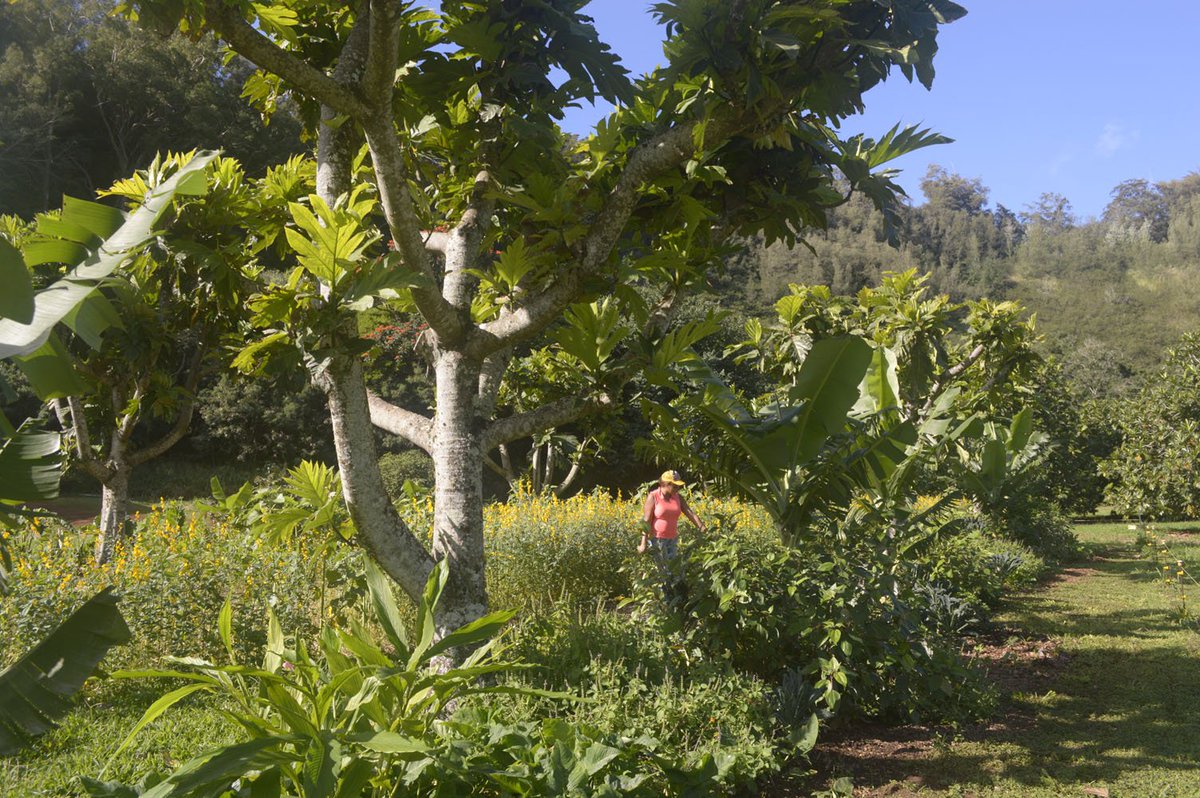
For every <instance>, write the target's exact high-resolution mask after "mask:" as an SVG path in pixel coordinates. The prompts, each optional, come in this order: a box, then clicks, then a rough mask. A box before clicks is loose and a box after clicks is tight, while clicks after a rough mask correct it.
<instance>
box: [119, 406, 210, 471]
mask: <svg viewBox="0 0 1200 798" xmlns="http://www.w3.org/2000/svg"><path fill="white" fill-rule="evenodd" d="M195 411H196V397H195V395H194V394H193V395H190V396H188V398H187V399H185V400H184V401H183V406H182V407H181V408H180V410H179V415H178V416H177V417H176V418H175V423H174V424H173V425H172V426H171V429H170V430H169V431H168V432H167V433H166V434H165V435H163V436H162V437H161V438H159V439H158V440H156V441H155V442H154V443H152V444H150V445H149V446H146V447H143V448H141V449H138V450H137V451H134V452H131V453H130V454H129V464H130V465H131V466H135V467H136V466H139V465H141V464H142V463H146V462H149V461H151V460H153V459H154V458H156V457H159V456H161V455H163V454H165V453H166V451H167V450H168V449H170V448H171V447H172V446H174V445H175V444H177V443H179V441H180V440H182V439H183V436H184V435H186V434H187V431H188V427H189V426H191V424H192V416H193V415H194V414H195Z"/></svg>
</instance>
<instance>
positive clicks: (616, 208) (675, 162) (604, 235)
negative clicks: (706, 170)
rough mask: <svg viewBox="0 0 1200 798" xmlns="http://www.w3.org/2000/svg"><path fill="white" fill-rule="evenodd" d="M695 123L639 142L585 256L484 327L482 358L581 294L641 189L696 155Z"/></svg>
mask: <svg viewBox="0 0 1200 798" xmlns="http://www.w3.org/2000/svg"><path fill="white" fill-rule="evenodd" d="M696 124H697V123H695V122H688V123H686V124H683V125H678V126H675V127H672V128H671V129H669V130H667V131H665V132H663V133H661V134H659V135H657V136H655V137H654V138H652V139H650V140H649V141H647V142H645V143H643V144H640V145H639V146H638V147H637V148H636V149H635V150H634V152H633V154H632V155H631V156H630V157H629V161H628V163H627V164H626V166H625V169H624V171H623V172H622V173H621V176H620V178H618V179H617V183H616V185H615V186H613V188H612V190H611V191H610V192H609V194H608V197H607V198H606V199H605V202H604V206H603V208H602V209H601V210H600V212H599V214H597V216H596V218H595V220H594V221H593V222H592V225H591V229H590V230H589V231H588V234H587V236H586V237H585V238H584V243H583V257H582V258H581V259H580V260H579V262H578V263H576V264H575V265H573V266H571V267H569V268H567V269H565V270H564V271H563V272H562V273H561V275H560V276H559V277H558V278H557V279H556V280H555V281H554V282H553V283H551V284H550V286H549V287H547V288H546V289H545V290H544V291H542V292H540V293H539V294H537V295H536V296H535V297H534V298H533V299H531V300H530V301H529V302H528V303H527V304H525V305H523V306H522V307H520V308H517V309H516V310H515V311H513V312H512V313H510V314H506V315H504V316H502V317H501V318H499V319H497V320H496V321H493V322H490V323H488V324H485V325H482V326H481V328H480V330H479V333H478V334H477V335H476V336H475V341H473V345H474V347H475V348H476V350H477V352H478V353H479V354H480V355H481V356H486V355H487V354H489V353H490V352H493V351H495V350H497V349H499V348H501V347H504V346H511V345H512V344H516V343H520V342H522V341H526V340H529V339H530V338H532V337H534V336H535V335H537V334H538V333H539V332H540V331H541V330H543V329H545V328H546V327H547V326H548V325H549V324H550V323H551V322H553V321H554V319H556V318H558V316H559V315H560V314H561V313H562V312H563V311H564V310H565V309H566V308H567V306H568V305H570V304H571V302H572V301H573V300H574V299H575V297H576V296H578V294H579V290H580V287H581V286H582V285H583V282H584V280H586V279H587V278H588V277H590V276H592V275H594V274H596V273H598V272H600V271H601V270H602V269H603V268H604V266H605V264H606V263H608V261H609V258H610V257H611V256H612V253H613V249H614V248H615V247H616V245H617V242H618V241H619V240H620V237H621V235H622V233H623V232H624V231H625V228H626V225H627V224H628V222H629V217H630V216H631V215H632V214H633V211H634V208H635V207H636V206H637V202H638V200H639V199H640V197H641V192H642V188H643V186H644V185H645V183H646V182H647V181H649V180H653V179H654V178H656V177H658V176H659V175H661V174H664V173H665V172H667V171H669V170H670V169H673V168H676V167H679V166H681V165H683V164H684V163H685V162H686V161H687V160H688V158H690V157H691V156H692V154H693V153H694V151H695V147H694V144H693V135H694V133H695V130H696ZM737 129H738V125H737V124H736V123H735V122H734V120H732V119H730V118H726V117H714V118H712V119H710V120H709V121H708V123H707V128H706V130H705V138H706V140H708V141H716V142H722V141H725V140H726V139H728V138H729V137H730V136H732V135H733V134H734V133H735V132H736V131H737Z"/></svg>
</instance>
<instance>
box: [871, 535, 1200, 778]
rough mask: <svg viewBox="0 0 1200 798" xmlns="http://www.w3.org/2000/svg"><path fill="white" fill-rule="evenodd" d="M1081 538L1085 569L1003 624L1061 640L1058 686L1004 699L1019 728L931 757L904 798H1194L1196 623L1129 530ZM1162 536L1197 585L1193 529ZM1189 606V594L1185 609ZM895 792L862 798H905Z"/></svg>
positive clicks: (1198, 540) (1028, 600) (1198, 548)
mask: <svg viewBox="0 0 1200 798" xmlns="http://www.w3.org/2000/svg"><path fill="white" fill-rule="evenodd" d="M1077 531H1078V533H1079V537H1080V539H1081V540H1082V541H1083V543H1084V545H1085V546H1086V550H1087V556H1086V560H1085V561H1083V562H1080V563H1078V564H1077V566H1076V567H1074V568H1070V569H1067V571H1066V573H1065V575H1064V576H1060V577H1059V578H1057V579H1055V580H1053V581H1052V582H1051V583H1050V584H1049V585H1048V586H1046V587H1044V588H1041V589H1039V590H1036V591H1033V592H1031V593H1029V594H1026V595H1023V596H1020V597H1018V598H1016V599H1015V600H1014V601H1013V603H1012V605H1011V607H1010V609H1009V610H1007V611H1006V612H1005V613H1004V614H1003V615H1001V616H1000V618H999V619H998V620H999V621H1000V622H1002V623H1004V624H1005V625H1006V626H1009V627H1012V628H1016V629H1021V630H1026V631H1028V632H1029V633H1031V634H1033V635H1046V636H1048V637H1051V638H1053V639H1056V640H1057V641H1058V642H1059V646H1060V650H1061V651H1062V653H1063V654H1064V655H1065V657H1066V662H1065V665H1064V666H1063V667H1062V668H1061V670H1060V671H1059V673H1058V676H1057V678H1056V679H1054V680H1053V682H1052V683H1051V684H1050V686H1049V689H1047V690H1046V691H1045V692H1040V693H1036V694H1017V695H1015V696H1013V697H1012V704H1013V709H1014V710H1015V711H1016V713H1017V714H1018V715H1024V716H1028V721H1027V722H1020V723H1013V724H1009V725H1007V726H1005V725H1004V724H1002V725H1001V727H1000V729H999V730H995V729H994V730H991V731H988V732H985V733H983V734H982V735H979V736H978V737H977V738H976V735H970V734H968V735H965V736H966V737H967V738H968V739H965V740H959V741H957V742H954V743H952V744H950V745H948V746H936V747H935V748H934V750H933V752H932V753H931V756H930V758H929V759H928V760H926V761H925V762H922V763H921V764H920V766H918V767H917V768H914V770H915V771H916V772H918V773H919V774H920V780H919V781H918V782H917V783H918V784H921V785H923V786H915V785H914V783H913V782H912V781H909V782H908V783H907V784H906V785H905V786H904V787H902V788H900V789H901V790H902V791H903V792H904V793H907V794H914V795H922V796H924V795H930V796H978V797H979V798H983V797H984V796H989V797H997V796H1003V797H1005V798H1007V797H1009V796H1011V798H1018V797H1019V798H1042V797H1043V796H1047V797H1048V796H1073V797H1074V798H1079V797H1080V796H1086V795H1103V794H1104V792H1103V791H1104V790H1107V793H1108V795H1109V796H1111V798H1196V797H1197V796H1200V626H1197V624H1196V622H1195V620H1192V621H1191V622H1190V623H1187V624H1184V625H1181V624H1180V623H1179V622H1177V620H1176V618H1175V610H1176V607H1177V606H1178V599H1177V597H1176V594H1175V591H1174V590H1172V589H1169V588H1168V587H1166V586H1164V585H1163V583H1162V581H1161V579H1160V578H1159V577H1158V575H1157V574H1156V573H1155V565H1154V564H1153V562H1152V561H1151V560H1149V559H1148V558H1147V557H1146V556H1144V554H1143V552H1142V550H1141V549H1140V548H1139V546H1138V545H1137V543H1136V537H1137V532H1136V531H1134V530H1131V529H1130V528H1129V526H1128V525H1127V524H1124V523H1121V524H1089V525H1085V526H1080V527H1079V528H1078V530H1077ZM1158 531H1159V533H1160V534H1161V535H1164V536H1165V537H1166V539H1167V540H1168V544H1169V547H1170V549H1171V554H1172V556H1173V557H1178V558H1181V559H1183V560H1184V562H1185V565H1186V566H1187V567H1188V569H1189V571H1190V572H1191V573H1194V574H1200V524H1195V523H1191V524H1160V525H1158ZM1197 599H1200V589H1197V588H1195V587H1193V588H1192V590H1191V596H1190V600H1189V606H1193V603H1194V602H1196V600H1197ZM1194 606H1196V607H1197V609H1200V602H1198V603H1195V604H1194ZM896 787H899V785H893V787H892V789H891V791H889V790H888V788H885V789H884V790H880V791H878V792H875V791H870V793H869V794H879V795H882V794H901V793H896V792H895V788H896ZM1089 788H1090V791H1088V790H1089Z"/></svg>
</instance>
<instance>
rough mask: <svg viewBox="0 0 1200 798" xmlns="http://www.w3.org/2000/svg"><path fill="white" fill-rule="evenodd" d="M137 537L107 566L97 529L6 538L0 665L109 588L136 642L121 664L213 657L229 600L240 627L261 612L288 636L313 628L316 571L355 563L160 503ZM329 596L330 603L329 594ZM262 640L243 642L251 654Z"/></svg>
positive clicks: (33, 530) (55, 528)
mask: <svg viewBox="0 0 1200 798" xmlns="http://www.w3.org/2000/svg"><path fill="white" fill-rule="evenodd" d="M134 527H135V531H134V534H133V535H132V536H130V538H129V539H128V540H127V541H125V542H123V544H122V545H121V546H120V547H119V548H118V550H117V552H116V554H115V556H114V557H113V559H112V560H111V561H110V562H108V563H106V564H105V565H96V563H95V559H94V557H95V546H96V540H97V536H98V534H99V533H98V530H97V529H96V528H95V527H91V526H88V527H82V528H78V529H76V528H73V527H71V526H69V525H66V524H63V523H60V522H53V521H46V520H45V519H40V520H39V519H33V520H31V521H29V522H28V524H27V527H26V528H25V529H21V530H18V531H17V532H16V533H15V534H13V537H12V540H11V541H10V542H11V545H12V549H13V560H14V562H13V580H12V585H11V589H12V593H11V595H9V596H7V597H5V598H4V599H3V600H0V626H3V628H4V629H5V630H6V631H7V634H6V635H5V636H4V640H3V641H2V642H0V658H2V659H3V660H4V661H9V660H11V659H13V658H14V657H16V656H18V655H19V654H20V653H21V652H22V651H24V650H25V649H27V648H29V647H30V646H31V645H33V644H34V643H35V642H36V641H37V640H39V639H41V638H42V637H43V636H44V635H45V634H46V633H47V632H48V630H50V629H51V628H53V627H54V626H55V625H56V624H57V623H59V622H60V621H61V620H62V619H63V618H64V617H66V615H67V614H68V613H69V612H70V611H71V610H73V609H74V608H75V607H77V606H79V605H80V604H81V603H83V601H84V600H86V598H87V597H88V596H91V595H92V594H94V593H95V592H97V591H98V590H100V589H101V588H103V587H105V586H107V585H112V586H114V587H115V588H116V590H117V592H118V593H120V594H121V595H122V596H123V598H122V607H123V609H124V611H125V616H126V618H127V619H128V621H129V625H130V628H131V629H132V631H133V634H134V640H133V643H132V645H131V646H127V647H124V648H119V649H116V650H114V655H115V656H116V657H117V658H118V660H119V661H122V662H123V661H124V660H127V659H136V658H138V655H139V653H140V652H147V651H149V652H153V655H155V656H158V655H167V654H171V655H180V656H182V655H189V656H211V655H213V654H215V653H216V652H217V651H218V650H219V648H220V642H219V641H218V640H217V639H216V637H215V635H214V633H213V629H212V618H214V617H215V616H216V613H217V612H218V611H219V609H220V607H221V605H222V603H223V602H224V601H225V598H226V596H228V597H229V598H230V600H231V601H232V603H233V606H234V609H235V612H236V613H237V615H238V616H239V620H241V621H243V622H244V623H245V625H246V626H247V627H250V628H257V626H258V624H256V623H253V622H252V621H254V620H256V619H258V618H260V617H261V615H262V610H263V606H264V604H271V605H273V606H274V608H275V611H276V613H277V614H278V615H279V616H280V617H281V619H285V621H286V622H287V623H288V624H289V625H291V626H295V627H301V628H306V629H312V628H315V626H316V624H317V622H318V620H319V617H318V616H319V615H320V613H321V608H322V605H323V603H324V602H323V601H322V595H321V590H320V586H321V585H322V584H323V582H324V580H323V578H322V577H323V570H324V569H323V566H327V567H328V568H329V569H330V570H331V571H333V572H334V573H335V574H336V573H337V571H338V569H344V568H346V567H349V565H350V564H349V563H348V562H346V560H348V559H351V558H356V557H359V556H360V555H358V553H357V552H356V551H354V550H352V549H350V548H348V547H346V548H345V549H343V550H342V551H338V552H336V553H335V554H334V555H333V556H332V557H331V558H330V559H329V560H323V558H322V557H321V556H319V555H315V554H314V550H315V549H316V548H317V547H316V545H315V541H304V540H298V541H296V542H294V543H293V544H291V545H268V544H266V543H264V542H263V541H261V540H259V539H257V538H256V537H254V536H252V535H250V534H249V533H248V532H247V531H245V530H242V529H237V528H234V527H231V526H230V525H229V524H228V523H226V522H224V521H222V520H221V519H219V518H216V517H214V516H211V515H207V514H201V513H197V512H189V511H186V510H185V509H184V508H183V507H181V506H180V505H178V504H171V503H163V504H159V505H157V506H155V507H154V508H152V509H151V510H150V511H149V512H147V513H145V514H142V515H140V516H138V517H135V523H134ZM330 595H331V596H333V595H334V594H333V593H332V592H331V593H330ZM264 641H265V638H263V637H261V636H258V637H253V636H252V637H249V638H247V639H244V640H242V641H240V645H241V646H242V647H243V650H244V651H245V652H246V653H247V654H250V653H252V652H256V651H257V650H259V649H261V646H262V645H263V643H264Z"/></svg>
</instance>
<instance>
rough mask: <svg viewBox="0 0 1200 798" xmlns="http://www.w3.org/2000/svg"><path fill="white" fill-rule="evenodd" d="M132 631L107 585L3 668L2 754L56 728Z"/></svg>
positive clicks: (0, 703)
mask: <svg viewBox="0 0 1200 798" xmlns="http://www.w3.org/2000/svg"><path fill="white" fill-rule="evenodd" d="M129 637H130V632H129V627H128V626H127V625H126V624H125V619H124V618H123V617H122V616H121V611H120V610H119V609H118V608H117V597H116V595H114V594H113V592H112V589H111V588H105V589H104V590H102V591H101V592H100V593H97V594H96V595H95V596H92V598H90V599H88V601H87V603H86V604H84V605H83V606H82V607H80V608H79V609H77V610H76V611H75V612H73V613H71V615H70V617H68V618H67V619H66V620H65V621H63V622H62V624H61V625H60V626H59V627H58V628H57V629H55V630H54V631H53V632H51V633H50V635H49V636H48V637H47V638H46V639H45V640H43V641H42V642H41V643H39V644H38V645H37V646H35V647H34V649H33V650H32V651H30V652H29V653H28V654H26V655H25V656H23V657H21V659H19V660H17V661H16V662H15V663H13V665H12V666H11V667H9V668H8V669H7V670H5V671H4V672H3V673H0V755H5V756H7V755H9V754H12V753H15V752H16V751H17V750H18V749H19V748H21V746H23V745H25V744H26V743H27V742H29V741H30V740H31V739H32V738H34V737H36V736H37V735H39V734H43V733H45V732H47V731H49V730H50V729H52V728H54V725H55V723H56V722H57V721H58V719H59V718H61V717H62V716H63V715H65V714H66V713H67V711H68V710H69V709H70V708H71V706H72V703H73V698H74V696H75V694H76V693H77V692H79V689H80V688H81V687H83V683H84V681H86V680H87V678H88V677H89V676H91V675H92V673H93V672H95V670H96V666H97V665H98V664H99V663H100V660H102V659H104V655H105V654H107V653H108V650H109V649H110V648H112V647H113V646H115V645H120V644H122V643H125V642H128V640H129Z"/></svg>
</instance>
